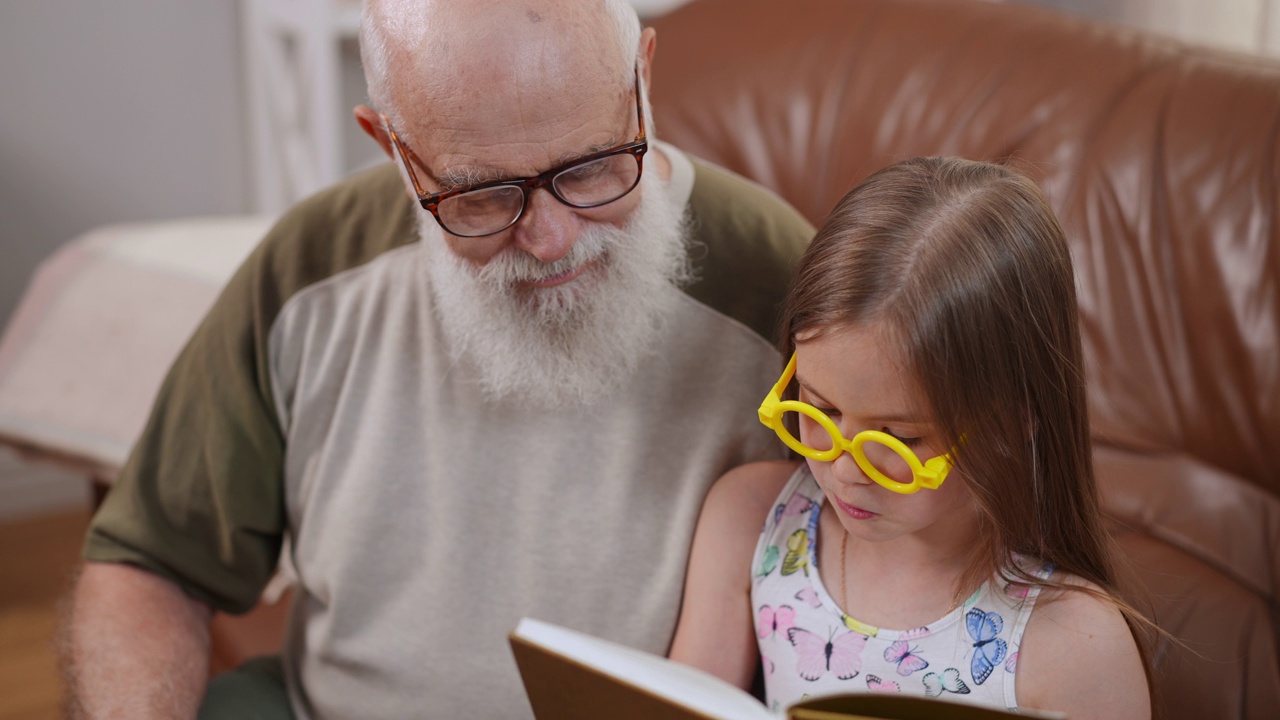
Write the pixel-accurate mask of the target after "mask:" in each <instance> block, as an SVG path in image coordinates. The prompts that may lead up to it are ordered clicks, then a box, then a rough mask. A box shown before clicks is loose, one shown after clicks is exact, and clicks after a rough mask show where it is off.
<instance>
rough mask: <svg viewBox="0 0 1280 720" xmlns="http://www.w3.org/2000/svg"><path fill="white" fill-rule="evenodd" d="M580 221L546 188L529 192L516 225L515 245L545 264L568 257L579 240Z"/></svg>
mask: <svg viewBox="0 0 1280 720" xmlns="http://www.w3.org/2000/svg"><path fill="white" fill-rule="evenodd" d="M581 222H582V220H581V218H579V217H578V215H577V214H576V213H575V212H574V211H573V208H571V207H569V206H568V205H565V204H564V203H562V202H560V201H559V200H557V199H556V198H555V196H554V195H552V194H551V191H550V190H548V189H546V188H539V189H537V190H534V191H533V192H531V193H529V200H528V204H527V205H526V206H525V208H524V214H522V215H521V216H520V220H519V221H518V222H516V226H515V243H516V246H517V247H519V248H520V249H521V250H524V251H525V252H527V253H529V254H530V255H532V256H534V257H536V258H538V259H539V260H541V261H542V262H544V263H552V262H555V261H557V260H560V259H561V258H563V257H565V256H566V255H568V254H569V251H570V250H572V249H573V244H574V243H575V242H577V241H578V233H579V232H580V231H581V225H580V223H581Z"/></svg>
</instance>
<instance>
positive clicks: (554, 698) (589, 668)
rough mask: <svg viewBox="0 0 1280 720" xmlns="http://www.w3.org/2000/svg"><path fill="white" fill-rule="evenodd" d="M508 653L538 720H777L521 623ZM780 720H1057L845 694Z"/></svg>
mask: <svg viewBox="0 0 1280 720" xmlns="http://www.w3.org/2000/svg"><path fill="white" fill-rule="evenodd" d="M511 649H512V651H513V652H514V653H515V657H516V664H517V665H518V666H519V667H520V675H521V677H522V678H523V679H524V687H525V692H526V693H527V694H528V696H529V703H530V704H531V705H532V706H533V712H534V715H536V716H537V717H538V718H539V720H563V719H565V718H568V719H570V720H573V719H576V718H582V719H583V720H586V719H588V718H590V719H591V720H598V719H600V718H603V719H604V720H642V719H643V720H685V719H686V718H688V719H693V718H698V719H701V720H706V719H707V718H720V719H721V720H777V718H778V716H777V715H775V714H773V713H771V712H769V710H768V709H766V708H765V706H764V705H763V704H761V703H760V701H759V700H756V698H754V697H752V696H751V694H749V693H747V692H745V691H743V690H741V689H739V688H737V687H734V686H733V685H730V684H729V683H727V682H725V681H723V680H721V679H719V678H717V677H714V676H712V675H710V674H708V673H705V672H702V671H701V670H698V669H696V668H692V667H688V666H686V665H681V664H679V663H676V662H672V661H670V660H667V659H666V658H663V657H658V656H657V655H651V654H649V653H646V652H642V651H640V650H635V649H633V648H629V647H625V646H623V645H619V644H617V643H613V642H609V641H608V640H602V639H600V638H597V637H592V636H590V635H586V634H583V633H580V632H576V631H574V630H569V629H567V628H563V627H560V626H558V625H552V624H550V623H545V622H542V621H540V620H533V619H531V618H525V619H523V620H521V621H520V624H519V625H518V626H516V629H515V630H514V631H512V633H511ZM785 717H786V718H788V720H851V719H853V718H864V719H866V720H936V719H938V718H945V719H946V720H988V719H993V720H998V719H999V718H1025V717H1041V718H1061V717H1063V716H1062V715H1046V714H1043V713H1034V712H1027V711H1022V712H1020V713H1013V712H1010V711H1008V710H1002V709H997V708H988V707H981V706H978V705H969V704H961V703H957V702H948V701H945V700H936V699H933V698H927V697H920V696H914V695H887V694H882V693H868V692H861V693H850V694H847V695H830V696H825V697H820V698H811V699H808V700H803V701H801V702H799V703H796V704H794V705H792V706H790V707H788V708H786V715H785Z"/></svg>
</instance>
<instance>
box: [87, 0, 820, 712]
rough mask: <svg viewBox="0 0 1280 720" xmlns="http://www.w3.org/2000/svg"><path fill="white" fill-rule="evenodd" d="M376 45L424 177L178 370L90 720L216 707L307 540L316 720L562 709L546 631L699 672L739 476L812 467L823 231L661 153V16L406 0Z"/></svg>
mask: <svg viewBox="0 0 1280 720" xmlns="http://www.w3.org/2000/svg"><path fill="white" fill-rule="evenodd" d="M361 42H362V54H363V58H364V64H365V71H366V74H367V78H368V82H369V89H370V96H371V98H372V102H373V105H374V106H375V107H363V106H362V107H359V108H357V109H356V113H355V114H356V119H357V121H358V122H359V123H360V125H361V126H362V127H363V128H364V130H365V131H366V132H368V134H369V135H371V136H372V137H373V138H374V139H375V140H376V141H377V142H378V143H379V144H380V145H381V146H382V148H383V149H384V150H385V151H386V152H387V154H388V155H389V156H390V157H391V158H392V159H393V160H394V165H392V164H388V165H387V166H384V167H383V168H381V169H376V170H373V171H370V172H369V173H366V174H364V175H362V176H359V177H356V178H354V179H352V180H349V181H347V182H344V183H343V184H341V185H339V186H337V187H336V188H334V189H332V190H329V191H326V192H324V193H321V194H320V195H318V196H316V197H313V198H311V199H309V200H307V201H306V202H304V203H302V204H301V205H300V206H299V207H298V208H296V209H295V210H293V211H292V212H290V213H289V214H288V215H286V216H285V218H284V219H282V220H281V222H280V223H279V224H278V225H277V227H276V228H275V229H274V230H273V231H272V232H271V233H270V235H269V236H268V237H267V238H266V239H265V240H264V242H263V243H262V245H261V246H260V247H259V248H258V249H257V251H256V252H255V253H254V254H253V256H252V257H251V258H250V259H249V260H248V261H247V262H246V264H245V266H244V267H242V268H241V269H240V271H239V272H238V273H237V274H236V276H235V277H234V278H233V280H232V281H231V283H230V285H229V286H228V288H227V289H226V291H225V292H224V293H223V295H222V297H221V298H220V299H219V301H218V302H217V304H216V306H215V307H214V308H213V309H212V310H211V312H210V314H209V316H208V317H207V318H206V319H205V321H204V323H203V324H202V326H201V327H200V328H199V330H198V331H197V333H196V334H195V336H194V337H193V338H192V340H191V343H190V344H189V346H188V347H187V348H186V349H185V350H184V352H183V353H182V355H181V356H180V358H179V359H178V360H177V362H176V364H175V365H174V367H173V369H172V371H171V374H170V376H169V378H168V380H167V382H166V383H165V385H164V387H163V389H162V391H161V394H160V397H159V398H158V400H157V403H156V406H155V409H154V412H153V416H152V418H151V421H150V422H149V424H148V426H147V429H146V431H145V433H144V436H143V437H142V438H141V440H140V441H139V443H138V445H137V447H136V448H135V450H134V453H133V455H132V457H131V459H130V461H129V463H128V465H127V467H126V468H125V470H124V472H123V473H122V475H121V477H120V479H119V482H118V484H117V485H116V487H115V488H114V489H113V490H112V492H111V494H110V496H109V497H108V498H107V500H106V502H105V504H104V505H103V507H102V509H101V510H100V512H99V513H98V515H97V517H96V518H95V520H94V523H93V526H92V528H91V530H90V533H89V537H88V540H87V543H86V549H85V556H86V559H87V563H86V566H85V569H84V571H83V573H82V575H81V579H80V581H79V583H78V586H77V589H76V592H75V596H74V602H73V613H72V620H71V624H70V631H69V633H68V634H69V637H70V642H69V663H70V668H71V673H72V675H71V678H72V682H71V685H72V690H73V702H74V704H75V705H76V707H78V708H80V710H81V711H82V712H83V713H84V714H85V715H88V716H107V715H113V714H114V713H118V712H124V713H125V714H127V715H128V716H129V717H144V716H147V714H148V712H150V713H151V714H152V715H154V716H157V717H159V716H166V717H168V716H173V717H179V716H186V717H190V716H192V715H193V714H194V713H195V712H196V708H197V707H198V706H199V704H200V702H201V698H202V693H203V692H204V688H205V686H206V683H205V677H206V674H207V672H208V670H207V668H208V666H207V657H208V653H209V647H208V645H209V639H208V638H209V636H208V622H209V619H210V614H211V612H212V611H214V610H220V611H228V612H240V611H244V610H246V609H248V608H250V607H251V606H252V605H253V604H254V603H255V602H256V600H257V599H258V596H259V594H260V592H261V591H262V589H263V587H264V585H265V584H266V582H267V580H268V579H269V577H270V576H271V575H272V572H273V570H274V569H275V568H276V565H277V561H278V559H279V556H280V551H281V547H282V542H283V538H285V537H286V536H287V537H288V538H289V543H288V545H287V546H285V547H287V548H288V560H289V561H290V564H291V565H292V566H293V568H294V569H295V572H296V577H297V586H296V590H295V593H294V598H295V603H294V606H293V608H292V616H291V617H292V619H291V625H290V628H289V632H288V638H287V642H286V647H285V649H284V653H283V666H282V667H283V677H284V680H285V682H284V685H285V686H286V687H287V690H288V700H289V702H288V703H284V702H283V701H282V702H281V706H282V707H281V708H277V710H280V711H281V713H282V714H281V716H285V715H287V713H288V712H289V709H290V708H289V707H288V706H291V709H292V712H293V713H294V714H295V715H297V716H299V717H317V718H366V719H370V718H397V719H399V718H406V717H414V716H422V715H429V716H442V717H444V716H467V717H511V716H520V715H527V714H528V712H529V710H528V705H527V702H526V701H525V699H524V694H523V690H522V688H521V685H520V680H519V677H518V674H517V672H516V669H515V666H514V663H513V662H512V660H511V656H510V653H509V650H508V648H507V645H506V643H507V639H506V637H507V632H508V631H509V630H510V629H511V628H512V627H513V626H514V625H515V624H516V622H517V621H518V620H519V618H520V617H522V616H525V615H529V616H534V617H538V618H541V619H545V620H550V621H553V622H558V623H562V624H565V625H569V626H572V627H575V628H579V629H581V630H584V631H587V632H590V633H594V634H597V635H601V636H605V637H608V638H612V639H615V640H618V641H621V642H623V643H626V644H629V645H633V646H636V647H639V648H642V649H645V650H648V651H652V652H656V653H663V652H665V650H666V648H667V645H668V643H669V641H670V636H671V632H672V628H673V626H674V623H675V620H676V613H677V610H678V605H679V601H680V595H681V583H682V580H683V573H684V568H685V562H686V556H687V552H688V546H689V541H690V536H691V533H692V528H693V526H694V522H695V519H696V517H697V514H698V511H699V507H700V504H701V501H702V498H703V496H704V494H705V492H706V489H707V487H708V486H709V484H710V483H711V482H712V481H713V480H714V479H715V478H716V477H717V476H718V475H719V474H720V473H721V472H723V471H725V470H727V469H728V468H730V467H732V466H734V465H737V464H739V463H742V462H745V461H749V460H755V459H760V458H764V457H768V456H770V455H773V454H776V453H777V452H778V443H776V442H774V441H773V440H771V438H770V437H769V436H768V433H767V431H765V430H764V429H763V428H760V427H759V423H758V422H757V421H756V419H755V408H756V405H757V403H758V401H759V399H760V398H759V396H760V394H761V393H762V392H763V390H762V388H767V387H768V386H769V384H770V383H771V382H772V380H773V378H774V377H775V376H776V375H777V372H778V368H779V366H780V361H779V357H778V355H777V352H776V351H775V350H774V349H773V347H772V346H771V344H770V343H769V341H768V336H769V334H770V333H771V331H772V320H773V313H774V309H775V306H776V304H777V303H778V301H779V300H780V298H781V294H782V292H783V291H784V288H785V283H786V272H787V269H788V267H789V265H790V263H791V261H792V260H793V259H794V258H795V257H797V256H798V254H799V252H800V250H801V249H802V247H803V245H804V244H805V243H806V242H807V241H808V238H809V237H810V234H811V228H810V227H809V226H808V225H807V224H806V223H805V222H804V221H803V220H802V219H801V218H800V217H799V216H798V214H796V213H795V212H794V211H792V210H791V209H789V208H788V207H786V206H785V205H784V204H783V203H782V202H781V201H780V200H778V199H777V198H776V197H774V196H772V195H771V194H769V193H767V192H766V191H764V190H762V189H761V188H759V187H757V186H754V185H752V184H750V183H748V182H745V181H744V180H742V179H741V178H738V177H736V176H733V175H730V174H729V173H727V172H725V171H724V170H720V169H717V168H715V167H711V166H709V165H707V164H705V163H702V162H699V161H696V160H694V159H692V158H690V157H689V156H687V155H685V154H683V153H681V152H680V151H679V150H676V149H675V148H673V147H671V146H668V145H663V144H659V143H656V142H655V140H654V136H653V133H652V132H651V131H650V130H649V129H648V128H647V127H646V122H647V118H648V116H649V113H648V109H647V108H646V106H645V97H646V90H647V85H648V83H647V80H648V78H649V69H650V64H651V62H652V60H653V55H654V47H655V45H654V42H655V40H654V34H653V31H652V30H645V31H644V32H643V33H642V32H641V30H640V26H639V23H638V21H637V19H636V16H635V13H634V11H633V10H631V8H630V6H629V5H627V4H626V3H625V2H623V0H492V1H490V2H484V3H475V2H473V1H471V0H435V1H428V0H385V1H383V2H376V3H371V4H370V5H369V6H368V7H366V10H365V17H364V26H363V30H362V35H361ZM245 692H247V690H246V691H245ZM215 694H218V693H212V692H211V693H210V697H212V696H214V695H215ZM228 694H229V695H232V696H239V697H243V696H244V693H243V692H240V691H231V692H229V693H221V695H224V696H225V695H228ZM280 696H281V697H282V698H283V690H281V694H280ZM205 709H206V711H211V710H210V708H209V701H206V707H205ZM264 710H265V711H267V712H270V711H271V709H270V708H264Z"/></svg>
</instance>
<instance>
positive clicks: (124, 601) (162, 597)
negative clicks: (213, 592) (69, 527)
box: [60, 562, 212, 719]
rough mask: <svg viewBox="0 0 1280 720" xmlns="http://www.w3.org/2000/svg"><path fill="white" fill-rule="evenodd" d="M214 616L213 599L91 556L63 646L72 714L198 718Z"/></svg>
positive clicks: (66, 620) (69, 615) (73, 602)
mask: <svg viewBox="0 0 1280 720" xmlns="http://www.w3.org/2000/svg"><path fill="white" fill-rule="evenodd" d="M211 618H212V611H211V610H210V609H209V607H208V606H207V605H205V604H203V603H201V602H199V601H197V600H193V599H191V598H190V597H188V596H187V595H186V594H184V593H183V592H182V590H180V589H178V587H177V586H175V585H173V584H172V583H170V582H168V581H167V580H164V579H161V578H159V577H157V576H155V575H153V574H151V573H148V572H146V571H145V570H140V569H138V568H135V567H132V566H130V565H123V564H115V563H93V562H90V563H85V565H84V568H83V569H82V570H81V573H80V577H79V579H78V580H77V582H76V587H75V590H74V591H73V593H72V596H71V601H70V606H69V608H68V612H67V614H66V617H65V618H64V623H65V626H64V628H63V631H62V638H63V642H62V643H61V647H60V651H61V656H62V657H61V660H62V666H63V669H64V675H65V687H66V692H67V697H66V700H67V711H68V715H69V716H70V717H71V718H73V719H79V718H95V719H96V718H125V717H128V718H194V717H195V716H196V712H197V711H198V709H199V707H200V700H201V699H202V697H203V696H204V691H205V685H206V683H207V680H208V675H209V621H210V619H211Z"/></svg>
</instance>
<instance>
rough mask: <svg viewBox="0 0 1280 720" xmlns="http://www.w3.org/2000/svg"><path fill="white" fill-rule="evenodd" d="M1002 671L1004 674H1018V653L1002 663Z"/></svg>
mask: <svg viewBox="0 0 1280 720" xmlns="http://www.w3.org/2000/svg"><path fill="white" fill-rule="evenodd" d="M1004 669H1005V671H1006V672H1011V673H1016V672H1018V653H1013V654H1012V655H1010V656H1009V659H1008V660H1005V661H1004Z"/></svg>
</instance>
